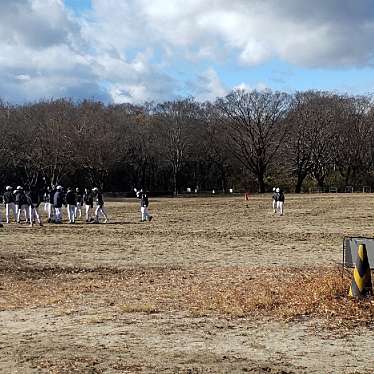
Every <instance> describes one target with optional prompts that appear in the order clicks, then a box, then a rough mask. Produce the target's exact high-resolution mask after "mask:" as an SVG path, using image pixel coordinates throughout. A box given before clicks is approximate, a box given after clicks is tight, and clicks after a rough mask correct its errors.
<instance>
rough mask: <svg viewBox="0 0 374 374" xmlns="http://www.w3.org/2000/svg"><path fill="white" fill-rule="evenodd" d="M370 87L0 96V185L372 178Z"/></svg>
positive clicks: (178, 185)
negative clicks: (138, 99)
mask: <svg viewBox="0 0 374 374" xmlns="http://www.w3.org/2000/svg"><path fill="white" fill-rule="evenodd" d="M373 109H374V104H373V100H372V97H371V96H369V95H366V96H349V95H340V94H337V93H332V92H320V91H307V92H298V93H296V94H293V95H290V94H287V93H284V92H272V91H250V92H248V91H242V90H235V91H233V92H231V93H230V94H229V95H227V96H226V97H222V98H218V99H217V100H216V101H215V102H204V103H201V102H197V101H195V100H194V99H193V98H186V99H181V100H175V101H168V102H164V103H147V104H144V105H131V104H119V105H104V104H103V103H101V102H96V101H90V100H84V101H81V102H74V101H72V100H69V99H59V100H43V101H40V102H37V103H30V104H24V105H10V104H7V103H4V102H0V134H1V136H0V189H1V190H3V189H4V187H5V186H6V185H8V184H12V185H13V186H16V185H18V184H22V185H24V186H39V187H42V186H45V185H46V184H57V183H59V184H63V185H64V186H80V187H85V186H87V187H92V186H96V185H97V186H98V187H100V188H102V189H103V190H104V191H114V192H115V191H131V190H132V189H133V188H134V187H137V188H140V187H142V188H144V189H146V190H148V191H153V192H159V193H161V192H170V193H174V194H177V193H183V192H186V190H187V189H188V188H190V189H191V190H192V191H194V190H195V189H198V190H199V191H212V190H213V189H214V190H215V191H217V192H228V191H229V190H230V189H233V190H234V191H243V190H246V191H252V192H255V191H257V192H266V191H269V190H271V189H272V187H273V186H280V187H282V188H284V189H285V190H288V191H295V192H302V191H303V190H308V189H309V188H312V187H319V188H321V189H324V188H326V187H327V186H336V187H337V188H338V189H339V190H340V191H343V190H344V189H345V188H346V186H352V187H353V188H354V189H358V188H362V186H374V147H373V145H374V110H373Z"/></svg>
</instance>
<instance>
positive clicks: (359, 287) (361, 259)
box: [349, 244, 373, 298]
mask: <svg viewBox="0 0 374 374" xmlns="http://www.w3.org/2000/svg"><path fill="white" fill-rule="evenodd" d="M370 295H373V285H372V284H371V272H370V266H369V261H368V255H367V252H366V246H365V244H360V245H359V246H358V252H357V260H356V266H355V270H354V271H353V279H352V284H351V287H350V289H349V296H352V297H357V298H361V297H366V296H370Z"/></svg>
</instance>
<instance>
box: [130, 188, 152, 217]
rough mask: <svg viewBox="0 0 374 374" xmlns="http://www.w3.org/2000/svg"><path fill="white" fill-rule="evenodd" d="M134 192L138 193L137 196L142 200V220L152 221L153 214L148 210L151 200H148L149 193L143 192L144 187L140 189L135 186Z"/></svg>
mask: <svg viewBox="0 0 374 374" xmlns="http://www.w3.org/2000/svg"><path fill="white" fill-rule="evenodd" d="M134 192H135V193H136V197H137V198H138V199H139V200H140V213H141V219H140V222H144V221H151V220H152V216H151V215H150V214H149V212H148V206H149V200H148V196H147V193H146V192H143V190H142V189H141V190H140V191H138V190H137V189H136V188H134Z"/></svg>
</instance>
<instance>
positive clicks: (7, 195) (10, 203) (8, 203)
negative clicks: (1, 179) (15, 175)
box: [3, 186, 17, 223]
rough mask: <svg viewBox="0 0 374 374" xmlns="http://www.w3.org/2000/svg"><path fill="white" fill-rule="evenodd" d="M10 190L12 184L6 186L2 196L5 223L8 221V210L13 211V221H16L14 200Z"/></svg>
mask: <svg viewBox="0 0 374 374" xmlns="http://www.w3.org/2000/svg"><path fill="white" fill-rule="evenodd" d="M12 190H13V189H12V186H6V188H5V192H4V196H3V200H4V204H5V219H6V223H9V222H10V214H9V213H10V212H12V213H13V217H14V222H16V221H17V211H16V200H15V196H14V194H13V192H12Z"/></svg>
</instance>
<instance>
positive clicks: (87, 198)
mask: <svg viewBox="0 0 374 374" xmlns="http://www.w3.org/2000/svg"><path fill="white" fill-rule="evenodd" d="M83 201H84V206H85V208H86V222H87V223H88V222H91V211H92V209H93V196H92V193H91V192H90V191H89V190H88V189H87V188H85V189H84V195H83Z"/></svg>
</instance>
